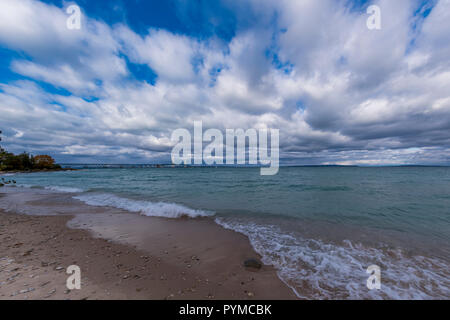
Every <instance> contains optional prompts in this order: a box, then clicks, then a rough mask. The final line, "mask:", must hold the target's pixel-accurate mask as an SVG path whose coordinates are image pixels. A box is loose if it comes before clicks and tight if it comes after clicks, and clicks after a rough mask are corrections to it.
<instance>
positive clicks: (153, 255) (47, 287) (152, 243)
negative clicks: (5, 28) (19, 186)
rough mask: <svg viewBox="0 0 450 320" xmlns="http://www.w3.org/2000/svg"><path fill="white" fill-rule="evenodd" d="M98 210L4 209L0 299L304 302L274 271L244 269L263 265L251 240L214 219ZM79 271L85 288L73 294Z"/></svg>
mask: <svg viewBox="0 0 450 320" xmlns="http://www.w3.org/2000/svg"><path fill="white" fill-rule="evenodd" d="M1 196H5V194H3V195H0V199H1ZM53 196H54V197H57V195H56V196H55V195H53ZM60 196H61V197H62V195H60ZM70 206H71V205H70ZM31 208H32V207H31ZM83 209H84V206H79V208H78V210H79V211H80V212H82V211H83ZM90 209H91V210H92V209H93V208H90ZM94 209H95V208H94ZM56 210H57V209H56V208H55V211H56ZM49 211H50V210H49ZM94 211H98V212H91V213H80V214H75V215H73V214H71V215H67V214H63V215H58V214H57V213H56V212H53V213H52V215H45V214H44V215H42V214H40V215H36V216H35V215H26V214H18V213H12V212H5V211H3V210H1V209H0V252H1V255H0V299H58V300H59V299H76V300H79V299H156V300H162V299H176V300H185V299H196V300H208V299H235V300H248V299H259V300H267V299H275V300H277V299H297V297H296V296H295V294H294V293H293V292H292V290H291V289H290V288H289V287H288V286H286V285H285V284H284V283H283V282H282V281H281V280H280V279H279V278H278V276H277V274H276V270H275V269H274V268H273V267H272V266H265V265H263V266H262V268H261V269H260V270H256V269H248V268H245V267H244V265H243V262H244V261H245V260H246V259H252V258H253V259H255V258H256V259H260V257H259V255H258V254H257V253H256V252H255V251H254V249H253V248H252V247H251V245H250V242H249V240H248V238H247V237H246V236H244V235H242V234H239V233H237V232H234V231H230V230H226V229H224V228H222V227H221V226H219V225H217V224H215V223H214V221H212V220H211V219H208V218H203V219H202V218H199V219H190V218H183V219H165V218H156V217H146V216H140V215H136V214H133V213H124V212H121V213H120V214H118V213H119V212H118V211H117V210H113V209H112V208H97V209H95V210H94ZM73 264H75V265H78V266H79V267H80V268H81V273H82V277H81V282H82V289H81V290H72V291H69V290H67V288H66V284H65V282H66V279H67V277H68V276H69V275H67V274H66V273H65V270H66V268H67V267H68V266H69V265H73Z"/></svg>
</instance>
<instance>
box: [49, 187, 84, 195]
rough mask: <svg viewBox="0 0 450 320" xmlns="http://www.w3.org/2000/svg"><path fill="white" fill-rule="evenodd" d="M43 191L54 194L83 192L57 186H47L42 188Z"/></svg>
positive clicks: (77, 189)
mask: <svg viewBox="0 0 450 320" xmlns="http://www.w3.org/2000/svg"><path fill="white" fill-rule="evenodd" d="M44 189H45V190H50V191H55V192H64V193H79V192H84V190H83V189H79V188H72V187H59V186H48V187H44Z"/></svg>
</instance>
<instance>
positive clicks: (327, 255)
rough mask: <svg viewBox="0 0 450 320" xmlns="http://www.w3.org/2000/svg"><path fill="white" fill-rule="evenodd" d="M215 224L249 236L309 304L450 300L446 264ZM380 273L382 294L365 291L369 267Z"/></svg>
mask: <svg viewBox="0 0 450 320" xmlns="http://www.w3.org/2000/svg"><path fill="white" fill-rule="evenodd" d="M216 222H217V223H218V224H219V225H221V226H223V227H225V228H227V229H231V230H234V231H237V232H240V233H243V234H245V235H246V236H248V238H249V239H250V242H251V244H252V246H253V247H254V248H255V250H256V251H257V252H258V253H259V254H260V255H261V256H262V257H263V262H264V263H265V264H270V265H273V266H275V268H276V269H277V270H278V275H279V277H280V279H281V280H283V281H284V282H285V283H286V284H287V285H288V286H289V287H291V288H292V289H293V290H294V292H295V293H296V295H297V296H298V297H299V298H304V299H442V298H444V299H448V298H450V273H449V271H448V265H447V263H445V262H444V261H441V260H438V259H431V258H426V257H422V256H407V255H405V254H404V253H403V252H401V251H400V250H394V249H387V248H382V249H380V248H368V247H364V246H362V245H355V244H353V243H351V242H350V241H344V242H343V243H342V244H339V245H337V244H329V243H324V242H322V241H318V240H313V239H302V238H301V237H299V236H298V235H297V234H295V235H294V234H290V233H287V232H283V231H282V230H281V229H280V228H279V227H277V226H274V225H260V224H256V223H248V222H245V223H242V222H239V221H234V220H233V219H224V218H216ZM374 264H375V265H378V266H380V267H381V283H382V286H381V290H369V289H368V288H367V286H366V283H367V278H368V277H369V275H368V274H367V273H366V269H367V267H368V266H370V265H374Z"/></svg>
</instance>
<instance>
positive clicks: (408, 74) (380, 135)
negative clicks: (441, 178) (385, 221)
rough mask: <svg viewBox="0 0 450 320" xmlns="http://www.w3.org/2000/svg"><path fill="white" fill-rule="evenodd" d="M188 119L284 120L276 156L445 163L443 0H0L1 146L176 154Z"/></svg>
mask: <svg viewBox="0 0 450 320" xmlns="http://www.w3.org/2000/svg"><path fill="white" fill-rule="evenodd" d="M72 4H76V5H78V6H79V7H80V8H81V12H82V14H81V28H80V29H79V30H76V29H75V30H74V29H69V28H67V23H66V22H67V19H68V18H69V14H67V13H66V8H67V7H68V6H70V5H72ZM370 5H377V6H378V7H379V8H380V10H381V11H380V12H381V29H379V30H370V29H369V28H368V27H367V23H366V22H367V19H368V18H369V17H370V15H369V14H367V8H368V7H369V6H370ZM194 121H202V122H203V126H204V128H205V129H207V128H217V129H219V130H225V129H226V128H236V129H237V128H242V129H249V128H256V129H265V128H274V129H279V130H280V161H281V164H282V165H283V164H284V165H294V164H295V165H319V164H322V165H327V164H339V165H370V166H371V165H404V164H422V165H450V0H396V1H392V0H379V1H376V0H375V1H365V0H320V1H318V0H239V1H237V0H235V1H231V0H203V1H202V0H167V1H156V0H155V1H154V0H149V1H144V0H127V1H125V0H104V1H103V0H99V1H88V0H78V1H76V2H69V1H61V0H47V1H37V0H0V130H2V131H3V134H2V138H3V141H2V146H3V147H6V148H7V149H8V151H11V152H16V153H19V152H23V151H28V152H31V153H33V154H51V155H52V156H53V157H54V158H55V159H56V160H57V161H58V162H60V163H168V162H170V152H171V150H172V147H173V142H172V141H171V139H170V138H171V133H172V132H173V130H175V129H178V128H186V129H188V130H192V128H193V123H194Z"/></svg>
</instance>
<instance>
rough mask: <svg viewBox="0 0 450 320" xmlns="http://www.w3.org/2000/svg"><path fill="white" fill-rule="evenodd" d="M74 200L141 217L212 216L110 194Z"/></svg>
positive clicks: (86, 196)
mask: <svg viewBox="0 0 450 320" xmlns="http://www.w3.org/2000/svg"><path fill="white" fill-rule="evenodd" d="M74 199H77V200H80V201H83V202H84V203H86V204H88V205H92V206H99V207H114V208H119V209H123V210H127V211H130V212H138V213H140V214H142V215H145V216H151V217H165V218H181V217H191V218H196V217H206V216H211V215H213V213H212V212H209V211H203V210H194V209H191V208H188V207H185V206H182V205H179V204H176V203H166V202H151V201H142V200H131V199H127V198H122V197H118V196H115V195H112V194H84V195H80V196H75V197H74Z"/></svg>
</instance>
